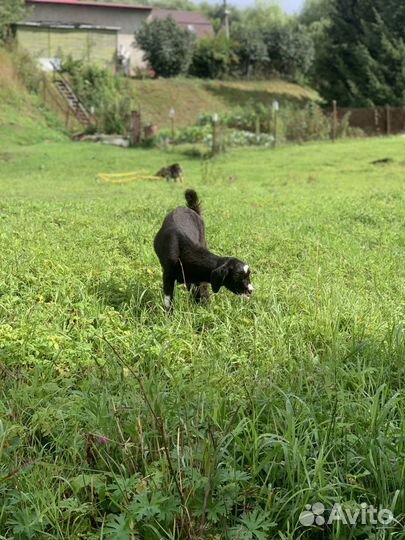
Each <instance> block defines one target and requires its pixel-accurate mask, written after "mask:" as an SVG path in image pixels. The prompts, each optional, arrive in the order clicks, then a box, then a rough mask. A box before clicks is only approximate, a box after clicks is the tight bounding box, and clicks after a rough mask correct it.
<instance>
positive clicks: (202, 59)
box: [190, 35, 238, 79]
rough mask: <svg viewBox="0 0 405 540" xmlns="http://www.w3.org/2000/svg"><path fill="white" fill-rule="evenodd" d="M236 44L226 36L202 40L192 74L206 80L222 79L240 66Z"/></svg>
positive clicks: (193, 63)
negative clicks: (235, 48)
mask: <svg viewBox="0 0 405 540" xmlns="http://www.w3.org/2000/svg"><path fill="white" fill-rule="evenodd" d="M234 47H235V44H234V42H233V41H232V40H231V39H228V38H227V37H226V36H223V35H220V36H216V37H212V38H211V37H208V38H205V39H201V40H200V41H199V42H198V43H197V45H196V47H195V50H194V54H193V60H192V63H191V66H190V74H191V75H193V76H194V77H200V78H205V79H222V78H223V77H225V76H226V75H229V74H230V73H231V71H232V70H233V69H234V68H235V67H236V66H237V65H238V56H237V55H236V53H235V50H234Z"/></svg>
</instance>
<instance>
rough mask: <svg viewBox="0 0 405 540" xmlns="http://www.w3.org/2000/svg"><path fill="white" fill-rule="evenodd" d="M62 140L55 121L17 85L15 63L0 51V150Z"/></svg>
mask: <svg viewBox="0 0 405 540" xmlns="http://www.w3.org/2000/svg"><path fill="white" fill-rule="evenodd" d="M64 138H65V135H64V134H63V133H62V131H61V126H60V124H59V123H58V121H57V120H56V119H55V117H54V116H53V115H52V114H50V113H49V112H48V111H47V110H45V109H44V108H43V106H42V105H41V103H40V100H39V99H37V98H36V97H34V96H32V95H30V94H29V93H28V92H27V90H26V89H25V87H24V85H23V84H22V83H21V82H20V81H19V78H18V74H17V70H16V67H15V61H14V59H13V58H12V57H11V55H10V54H9V53H8V52H7V51H5V50H4V49H1V48H0V147H3V146H4V145H5V144H6V143H9V142H10V141H12V142H14V143H15V144H30V143H35V142H40V141H44V140H53V141H55V140H56V141H58V140H62V139H64Z"/></svg>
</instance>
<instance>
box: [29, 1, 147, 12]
mask: <svg viewBox="0 0 405 540" xmlns="http://www.w3.org/2000/svg"><path fill="white" fill-rule="evenodd" d="M26 1H27V4H52V5H61V6H91V7H104V8H115V9H117V8H119V9H145V10H148V11H150V10H151V9H152V8H150V7H149V6H139V5H136V4H111V3H108V2H94V1H93V2H91V1H88V0H84V1H83V2H82V1H81V0H26Z"/></svg>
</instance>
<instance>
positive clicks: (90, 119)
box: [53, 72, 96, 128]
mask: <svg viewBox="0 0 405 540" xmlns="http://www.w3.org/2000/svg"><path fill="white" fill-rule="evenodd" d="M53 86H54V87H55V88H56V90H57V91H58V93H59V95H60V96H61V97H62V98H63V101H64V102H65V103H66V105H67V107H68V109H69V110H70V111H71V113H72V114H73V115H74V117H75V118H76V120H77V121H78V122H79V124H80V125H82V126H83V127H84V128H86V127H89V126H93V125H95V123H96V120H95V118H94V116H93V115H92V114H91V113H90V112H89V111H88V110H87V108H86V106H85V105H84V103H83V102H82V100H81V99H80V98H79V97H78V96H77V95H76V94H75V93H74V91H73V89H72V87H71V86H70V84H69V82H68V81H67V80H66V78H65V77H64V76H63V75H62V74H61V73H60V72H54V78H53Z"/></svg>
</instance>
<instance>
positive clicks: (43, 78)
mask: <svg viewBox="0 0 405 540" xmlns="http://www.w3.org/2000/svg"><path fill="white" fill-rule="evenodd" d="M42 92H43V96H42V97H43V100H44V103H46V75H45V73H43V75H42Z"/></svg>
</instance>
